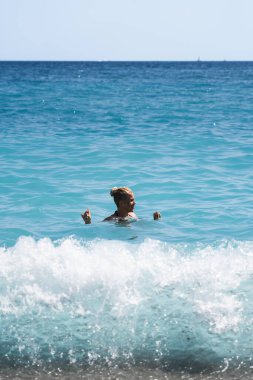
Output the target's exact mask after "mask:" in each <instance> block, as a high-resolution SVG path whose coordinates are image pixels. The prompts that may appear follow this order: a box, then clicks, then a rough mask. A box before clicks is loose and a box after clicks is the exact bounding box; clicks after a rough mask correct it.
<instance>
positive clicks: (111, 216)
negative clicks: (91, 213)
mask: <svg viewBox="0 0 253 380" xmlns="http://www.w3.org/2000/svg"><path fill="white" fill-rule="evenodd" d="M117 218H118V214H117V212H116V211H115V213H114V214H112V215H110V216H107V218H105V219H104V220H103V222H108V221H110V220H114V219H117Z"/></svg>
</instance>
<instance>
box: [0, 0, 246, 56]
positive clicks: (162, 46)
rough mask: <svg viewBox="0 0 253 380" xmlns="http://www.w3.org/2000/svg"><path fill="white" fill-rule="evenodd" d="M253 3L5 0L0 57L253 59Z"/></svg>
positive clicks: (0, 3)
mask: <svg viewBox="0 0 253 380" xmlns="http://www.w3.org/2000/svg"><path fill="white" fill-rule="evenodd" d="M252 16H253V0H0V60H49V61H50V60H54V61H55V60H59V61H61V60H64V61H72V60H73V61H75V60H77V61H80V60H81V61H100V60H109V61H139V60H143V61H145V60H151V61H160V60H161V61H182V60H183V61H188V60H190V61H191V60H197V59H200V60H203V61H204V60H209V61H210V60H253V43H252V40H253V22H252Z"/></svg>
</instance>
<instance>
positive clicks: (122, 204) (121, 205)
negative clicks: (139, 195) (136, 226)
mask: <svg viewBox="0 0 253 380" xmlns="http://www.w3.org/2000/svg"><path fill="white" fill-rule="evenodd" d="M110 194H111V196H112V197H113V199H114V202H115V204H116V206H117V210H116V211H115V212H114V214H112V215H110V216H108V217H107V218H105V219H104V220H103V221H104V222H105V221H111V220H118V221H124V220H129V219H133V220H137V219H138V217H137V215H136V214H135V213H134V206H135V199H134V193H133V192H132V190H131V189H129V188H128V187H113V188H112V190H111V192H110ZM81 216H82V218H83V220H84V223H85V224H91V213H90V210H89V209H87V210H86V211H85V212H84V213H83V214H81ZM153 218H154V220H158V219H160V218H161V214H160V212H158V211H155V212H154V213H153Z"/></svg>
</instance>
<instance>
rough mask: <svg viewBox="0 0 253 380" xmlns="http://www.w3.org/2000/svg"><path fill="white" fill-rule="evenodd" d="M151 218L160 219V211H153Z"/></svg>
mask: <svg viewBox="0 0 253 380" xmlns="http://www.w3.org/2000/svg"><path fill="white" fill-rule="evenodd" d="M153 218H154V220H158V219H161V214H160V212H159V211H155V212H154V213H153Z"/></svg>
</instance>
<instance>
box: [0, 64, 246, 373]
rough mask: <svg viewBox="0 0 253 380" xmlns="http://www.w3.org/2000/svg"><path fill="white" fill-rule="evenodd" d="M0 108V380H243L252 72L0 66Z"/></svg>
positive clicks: (204, 67)
mask: <svg viewBox="0 0 253 380" xmlns="http://www.w3.org/2000/svg"><path fill="white" fill-rule="evenodd" d="M0 104H1V107H0V379H56V378H57V379H65V380H67V379H95V380H96V379H97V380H99V379H115V380H116V379H120V380H121V379H133V380H134V379H144V380H146V379H157V380H160V379H171V380H179V379H188V380H194V379H246V380H247V379H252V377H253V312H252V311H253V111H252V109H253V62H225V61H224V62H201V61H196V62H0ZM114 186H117V187H119V186H127V187H130V188H131V189H132V190H133V192H134V195H135V199H136V207H135V212H136V214H137V215H138V218H139V219H138V220H137V221H135V222H130V221H129V222H125V223H118V222H103V219H104V218H105V217H107V216H108V215H110V214H112V213H113V212H114V211H115V209H116V206H115V204H114V202H113V199H112V197H111V196H110V189H111V188H112V187H114ZM87 208H89V209H90V211H91V214H92V223H91V224H90V225H85V224H84V223H83V220H82V218H81V213H82V212H84V211H85V210H86V209H87ZM154 211H159V212H160V213H161V216H162V217H161V219H160V220H155V221H154V220H153V216H152V215H153V212H154Z"/></svg>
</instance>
